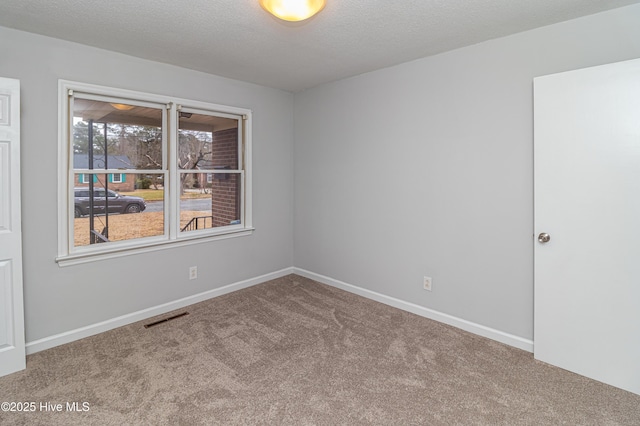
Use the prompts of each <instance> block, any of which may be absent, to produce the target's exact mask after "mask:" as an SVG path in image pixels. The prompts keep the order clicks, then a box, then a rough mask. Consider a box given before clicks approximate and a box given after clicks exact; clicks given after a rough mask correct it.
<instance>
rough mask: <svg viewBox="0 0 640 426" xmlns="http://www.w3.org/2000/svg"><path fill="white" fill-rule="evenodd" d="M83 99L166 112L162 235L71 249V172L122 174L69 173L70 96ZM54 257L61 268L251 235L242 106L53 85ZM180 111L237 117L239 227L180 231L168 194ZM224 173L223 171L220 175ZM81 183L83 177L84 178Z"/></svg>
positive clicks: (174, 187) (246, 122)
mask: <svg viewBox="0 0 640 426" xmlns="http://www.w3.org/2000/svg"><path fill="white" fill-rule="evenodd" d="M74 94H75V95H78V96H80V97H82V98H83V99H87V98H89V99H92V98H95V99H97V100H101V99H103V98H108V99H109V100H114V98H115V100H117V101H120V102H122V103H127V104H131V105H141V106H147V105H149V104H152V105H154V106H158V105H162V106H163V108H165V109H166V113H165V114H164V116H165V117H166V120H165V119H163V133H164V137H163V143H164V144H165V145H164V147H163V163H164V165H163V166H164V167H163V170H164V172H163V173H164V174H165V182H169V184H168V185H165V194H164V201H165V203H164V205H165V211H164V215H165V218H164V219H165V220H164V222H165V232H164V235H161V236H156V237H146V238H138V239H131V240H125V241H114V242H110V243H108V244H93V245H89V246H81V247H75V246H74V243H73V235H72V234H71V231H72V229H73V224H74V222H73V221H74V214H73V206H74V203H73V188H74V172H75V173H98V174H109V173H113V174H115V173H123V171H122V170H99V171H98V170H93V171H90V170H79V169H75V170H74V169H73V109H72V102H71V101H70V99H73V96H72V95H74ZM58 102H59V104H58V121H59V124H58V133H59V134H58V195H59V196H58V256H57V257H56V262H58V264H59V265H60V266H69V265H74V264H79V263H85V262H90V261H95V260H101V259H109V258H114V257H120V256H126V255H130V254H132V253H144V252H150V251H155V250H161V249H167V248H172V247H180V246H185V245H191V244H196V243H202V242H208V241H214V240H219V239H226V238H233V237H240V236H246V235H251V234H252V232H253V230H254V228H253V225H252V223H253V220H252V219H253V218H252V191H251V189H252V188H251V186H252V185H251V184H252V179H251V170H252V167H251V166H252V161H251V157H252V155H251V154H252V150H251V142H252V132H251V129H252V112H251V110H249V109H246V108H238V107H231V106H225V105H219V104H212V103H207V102H200V101H193V100H189V99H183V98H177V97H170V96H163V95H156V94H150V93H144V92H138V91H132V90H125V89H117V88H111V87H106V86H98V85H93V84H87V83H79V82H74V81H68V80H59V82H58ZM181 109H183V110H185V109H186V110H189V111H191V110H193V111H203V112H206V113H209V114H215V115H221V116H227V117H232V118H235V119H238V126H239V127H238V139H239V144H240V146H239V150H238V151H239V152H238V155H239V160H240V161H239V170H237V171H235V172H236V173H239V174H240V175H241V179H240V181H241V182H240V184H241V189H240V193H241V200H240V210H241V213H240V223H239V224H234V225H229V226H224V227H218V228H208V229H203V230H198V231H190V232H180V203H179V195H178V196H177V197H178V201H177V202H176V198H175V196H174V195H173V194H179V193H180V191H179V184H180V183H179V174H180V171H179V170H178V167H177V155H178V147H177V141H178V113H179V111H180V110H181ZM225 172H226V171H225ZM125 173H156V174H157V173H158V171H157V170H154V171H149V172H147V171H145V170H142V171H140V170H127V171H126V172H125ZM83 179H84V177H83Z"/></svg>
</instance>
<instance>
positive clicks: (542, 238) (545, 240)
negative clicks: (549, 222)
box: [538, 232, 551, 243]
mask: <svg viewBox="0 0 640 426" xmlns="http://www.w3.org/2000/svg"><path fill="white" fill-rule="evenodd" d="M549 240H551V235H549V234H547V233H546V232H542V233H541V234H540V235H538V241H539V242H541V243H548V242H549Z"/></svg>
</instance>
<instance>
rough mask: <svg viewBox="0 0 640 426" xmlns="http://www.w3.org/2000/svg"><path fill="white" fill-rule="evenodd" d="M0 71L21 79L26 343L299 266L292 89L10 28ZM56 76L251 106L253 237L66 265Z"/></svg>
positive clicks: (1, 38) (1, 35) (1, 43)
mask: <svg viewBox="0 0 640 426" xmlns="http://www.w3.org/2000/svg"><path fill="white" fill-rule="evenodd" d="M0 75H2V76H3V77H12V78H17V79H20V81H21V85H22V86H21V88H22V92H21V100H22V141H21V146H22V194H23V195H22V220H23V247H24V248H23V250H24V290H25V317H26V318H25V319H26V338H27V342H30V341H34V340H37V339H40V338H43V337H48V336H51V335H55V334H57V333H61V332H65V331H69V330H74V329H76V328H79V327H83V326H86V325H90V324H94V323H97V322H100V321H104V320H107V319H111V318H115V317H118V316H120V315H124V314H128V313H132V312H136V311H139V310H141V309H145V308H148V307H153V306H157V305H159V304H163V303H166V302H170V301H174V300H177V299H180V298H183V297H186V296H189V295H193V294H197V293H200V292H203V291H206V290H210V289H214V288H218V287H221V286H223V285H227V284H231V283H234V282H238V281H241V280H244V279H247V278H253V277H257V276H260V275H262V274H265V273H270V272H274V271H277V270H280V269H282V268H286V267H290V266H291V265H292V263H293V253H292V246H293V229H292V226H291V223H292V214H293V204H292V203H293V183H292V181H293V164H292V157H293V122H292V120H293V111H292V108H293V95H292V94H290V93H287V92H283V91H278V90H274V89H269V88H265V87H260V86H257V85H252V84H248V83H243V82H239V81H234V80H229V79H224V78H220V77H216V76H212V75H207V74H203V73H199V72H195V71H190V70H187V69H182V68H179V67H175V66H169V65H165V64H160V63H155V62H151V61H146V60H142V59H138V58H134V57H130V56H125V55H121V54H118V53H113V52H108V51H104V50H100V49H96V48H92V47H87V46H83V45H80V44H75V43H69V42H66V41H61V40H56V39H52V38H47V37H42V36H38V35H33V34H29V33H25V32H20V31H14V30H11V29H7V28H2V27H0ZM60 78H62V79H68V80H75V81H80V82H85V83H93V84H100V85H106V86H112V87H118V88H125V89H132V90H138V91H144V92H151V93H157V94H166V95H174V96H178V97H182V98H190V99H195V100H200V101H206V102H213V103H219V104H225V105H232V106H238V107H244V108H250V109H252V110H253V136H254V138H253V142H254V145H253V160H254V170H253V172H254V175H253V178H254V197H253V206H254V211H253V213H254V225H255V227H256V231H255V232H254V234H253V235H252V236H249V237H241V238H234V239H228V240H222V241H217V242H210V243H202V244H198V245H193V246H190V247H182V248H174V249H168V250H161V251H157V252H154V253H149V254H139V255H133V256H128V257H121V258H118V259H113V260H105V261H100V262H94V263H91V264H83V265H79V266H70V267H65V268H60V267H59V266H58V265H57V264H56V263H55V261H54V259H55V257H56V255H57V238H58V237H57V232H58V231H57V229H58V218H57V207H56V206H57V183H56V182H57V173H58V170H57V164H56V159H57V149H58V141H57V138H58V122H57V116H58V104H57V90H58V79H60ZM192 265H197V266H198V279H197V280H195V281H189V280H188V268H189V266H192Z"/></svg>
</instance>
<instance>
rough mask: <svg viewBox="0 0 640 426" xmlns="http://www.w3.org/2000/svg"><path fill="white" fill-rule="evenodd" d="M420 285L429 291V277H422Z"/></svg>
mask: <svg viewBox="0 0 640 426" xmlns="http://www.w3.org/2000/svg"><path fill="white" fill-rule="evenodd" d="M422 287H424V289H425V290H427V291H431V277H424V281H423V282H422Z"/></svg>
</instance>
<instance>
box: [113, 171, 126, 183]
mask: <svg viewBox="0 0 640 426" xmlns="http://www.w3.org/2000/svg"><path fill="white" fill-rule="evenodd" d="M116 176H118V180H116ZM122 176H124V173H112V174H111V183H122Z"/></svg>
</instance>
